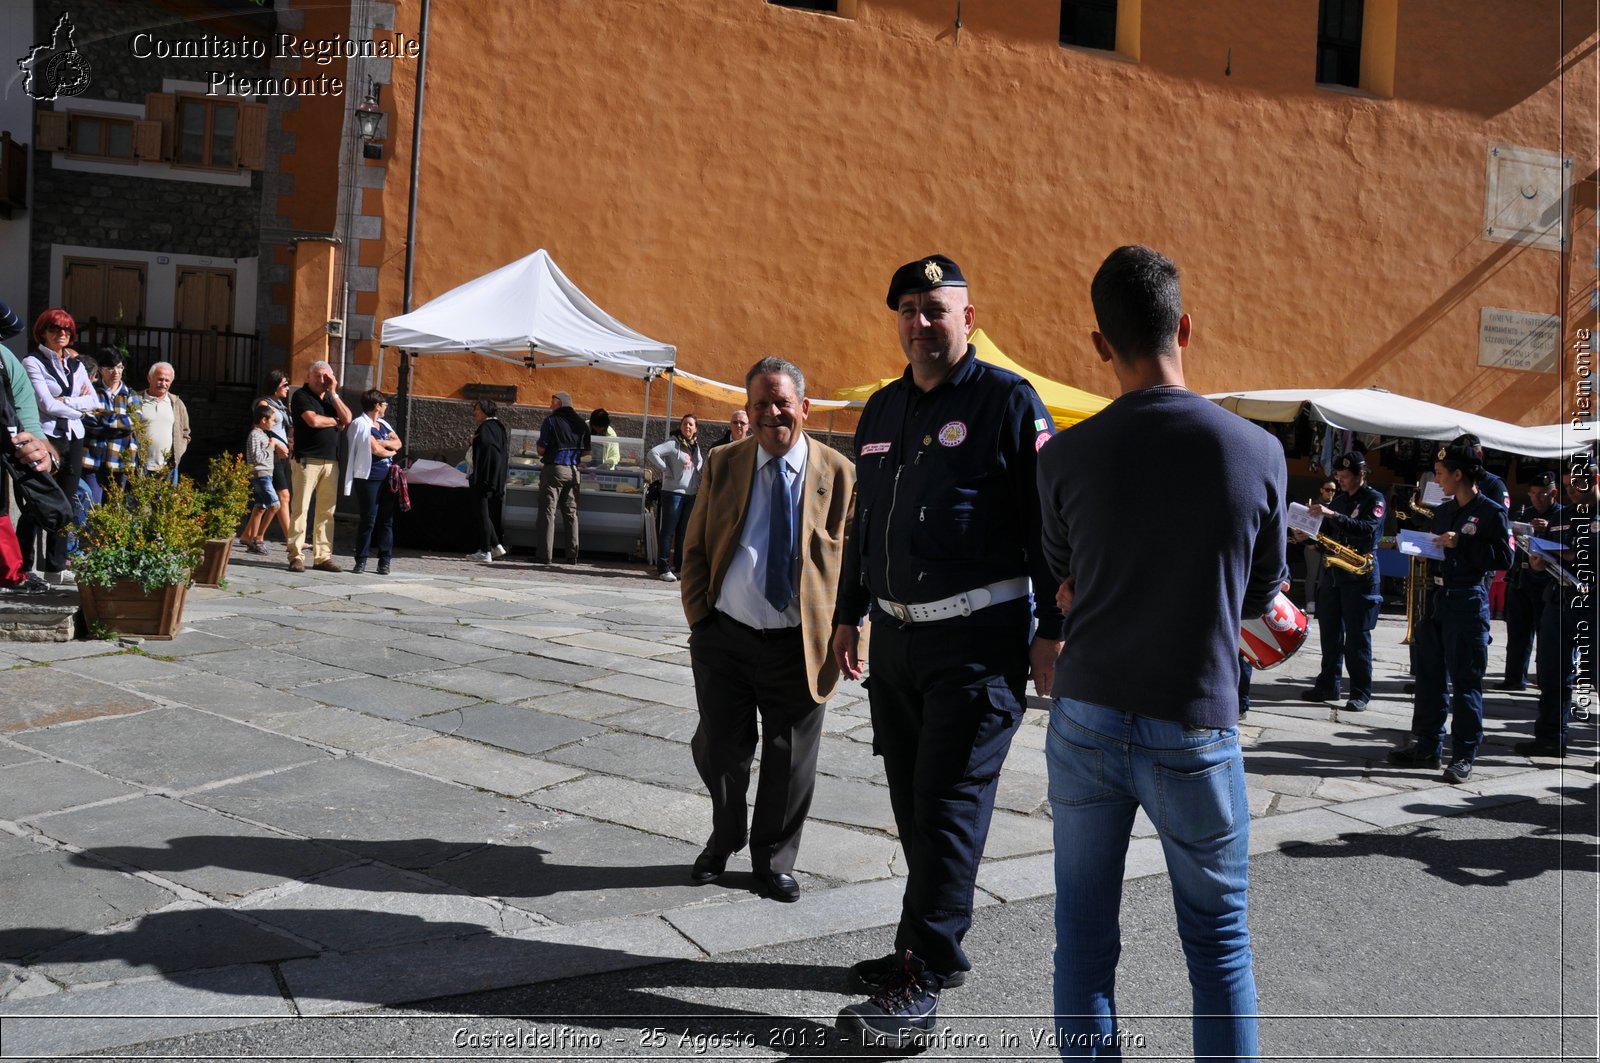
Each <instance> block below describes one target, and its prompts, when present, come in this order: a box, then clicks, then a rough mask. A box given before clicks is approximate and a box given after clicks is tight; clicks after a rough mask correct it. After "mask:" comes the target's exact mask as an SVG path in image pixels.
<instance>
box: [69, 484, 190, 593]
mask: <svg viewBox="0 0 1600 1063" xmlns="http://www.w3.org/2000/svg"><path fill="white" fill-rule="evenodd" d="M205 538H206V530H205V524H204V522H203V521H202V520H201V510H200V497H199V492H197V491H196V490H195V486H194V481H192V480H190V479H189V478H187V477H180V478H179V480H178V482H177V483H172V482H171V480H169V479H168V478H167V477H166V476H160V475H157V476H138V475H135V476H131V477H129V479H128V483H127V486H126V487H124V486H122V485H121V484H119V483H117V482H116V481H115V480H112V481H111V482H110V483H109V484H107V485H106V492H105V500H104V501H102V502H101V503H100V504H99V505H98V506H94V507H93V508H91V509H90V510H89V516H88V519H87V520H86V521H85V524H84V529H83V533H82V534H81V535H80V536H79V537H78V545H79V550H80V553H79V554H78V556H77V557H76V558H74V559H73V562H72V570H73V572H75V573H76V574H77V578H78V582H79V583H86V584H89V585H91V586H96V587H109V586H111V585H112V584H114V583H117V582H119V581H121V580H132V581H133V582H135V583H137V584H139V585H140V586H141V587H143V588H144V589H145V590H146V591H151V592H154V591H157V590H160V589H161V588H162V587H168V586H171V585H173V584H177V583H181V584H183V585H184V586H188V585H189V583H190V582H191V581H192V579H193V576H194V569H195V566H196V565H198V564H199V563H200V552H201V550H200V548H201V544H202V543H203V542H205Z"/></svg>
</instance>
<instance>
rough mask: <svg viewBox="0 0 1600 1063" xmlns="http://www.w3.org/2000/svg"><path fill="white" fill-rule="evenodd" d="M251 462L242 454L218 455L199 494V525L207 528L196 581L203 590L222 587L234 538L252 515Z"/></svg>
mask: <svg viewBox="0 0 1600 1063" xmlns="http://www.w3.org/2000/svg"><path fill="white" fill-rule="evenodd" d="M250 477H251V468H250V463H249V462H248V461H246V460H245V459H244V457H243V455H240V454H218V455H217V456H216V457H214V458H212V459H211V467H210V468H209V469H207V470H206V482H205V486H203V487H201V488H200V489H199V491H198V492H197V498H198V502H199V505H200V522H201V524H202V526H203V527H204V528H205V535H206V538H205V542H204V543H203V544H202V546H201V557H200V565H199V567H197V568H196V569H195V572H194V581H195V582H196V583H198V584H199V585H200V586H202V587H215V586H218V585H219V584H221V582H222V578H223V576H225V575H226V574H227V572H228V559H229V558H230V557H231V556H232V555H233V540H234V536H235V535H237V534H238V532H239V525H240V524H242V523H243V522H244V518H245V517H246V516H248V515H249V513H250Z"/></svg>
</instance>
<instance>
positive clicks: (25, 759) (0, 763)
mask: <svg viewBox="0 0 1600 1063" xmlns="http://www.w3.org/2000/svg"><path fill="white" fill-rule="evenodd" d="M38 759H39V754H37V753H35V752H34V751H33V750H31V749H19V748H18V747H16V746H13V745H10V744H8V743H5V742H0V768H9V767H11V766H12V765H14V764H27V763H29V762H30V761H35V760H38ZM0 811H4V806H0Z"/></svg>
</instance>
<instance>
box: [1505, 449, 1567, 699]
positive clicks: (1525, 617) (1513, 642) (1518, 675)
mask: <svg viewBox="0 0 1600 1063" xmlns="http://www.w3.org/2000/svg"><path fill="white" fill-rule="evenodd" d="M1560 493H1561V485H1560V483H1559V482H1558V481H1557V480H1556V474H1555V473H1553V472H1541V473H1539V474H1538V475H1537V476H1535V477H1534V478H1533V483H1532V484H1530V485H1529V486H1528V504H1527V505H1525V506H1523V507H1521V509H1519V510H1518V511H1517V513H1516V514H1515V515H1514V516H1513V517H1512V518H1511V519H1512V520H1514V521H1521V522H1522V523H1524V524H1531V525H1533V534H1534V536H1535V537H1537V538H1540V539H1550V538H1553V536H1551V535H1550V528H1551V527H1552V526H1556V525H1560V524H1561V523H1562V521H1563V519H1564V518H1563V517H1562V512H1563V509H1562V506H1561V504H1560V503H1559V502H1558V501H1557V500H1556V499H1557V496H1558V495H1559V494H1560ZM1551 582H1552V577H1551V576H1550V574H1549V573H1548V572H1545V571H1541V570H1539V569H1536V568H1533V567H1532V565H1531V563H1530V558H1529V556H1528V554H1527V553H1526V552H1525V551H1524V550H1522V549H1521V548H1520V547H1518V549H1517V554H1516V562H1515V563H1514V564H1513V565H1512V566H1511V570H1510V571H1509V572H1507V573H1506V606H1505V613H1506V675H1505V678H1504V679H1502V680H1501V681H1500V682H1498V683H1496V684H1495V686H1496V687H1497V688H1499V689H1500V690H1526V689H1527V688H1528V658H1529V657H1530V656H1531V655H1532V652H1533V640H1534V634H1535V632H1537V631H1538V629H1539V617H1540V614H1541V613H1543V612H1544V601H1545V594H1546V592H1547V591H1549V589H1550V584H1551Z"/></svg>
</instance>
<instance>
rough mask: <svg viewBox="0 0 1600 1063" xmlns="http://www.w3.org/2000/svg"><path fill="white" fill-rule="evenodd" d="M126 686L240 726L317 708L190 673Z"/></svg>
mask: <svg viewBox="0 0 1600 1063" xmlns="http://www.w3.org/2000/svg"><path fill="white" fill-rule="evenodd" d="M127 686H128V687H129V688H130V689H132V690H137V691H142V692H144V693H146V694H149V695H150V696H151V697H152V698H160V699H162V700H163V701H172V702H177V703H178V704H179V705H187V706H189V707H191V708H195V709H204V710H205V711H206V712H209V713H212V714H214V715H217V716H225V717H227V718H228V719H230V720H238V721H240V722H242V723H261V724H270V722H271V721H272V719H273V718H274V717H278V716H285V715H288V714H291V713H296V712H304V711H305V710H306V709H312V708H316V706H317V702H315V701H313V700H311V699H310V698H309V697H308V696H306V695H305V694H303V693H295V694H291V693H288V692H287V691H282V690H273V689H271V688H269V687H264V686H261V685H259V684H256V683H246V682H243V681H241V680H237V679H229V678H228V677H227V676H220V675H213V674H211V673H209V672H193V673H190V674H187V675H175V676H170V677H168V678H166V679H135V680H130V681H129V682H128V684H127ZM319 689H320V688H319Z"/></svg>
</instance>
